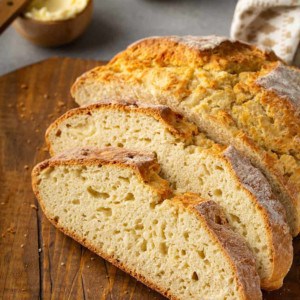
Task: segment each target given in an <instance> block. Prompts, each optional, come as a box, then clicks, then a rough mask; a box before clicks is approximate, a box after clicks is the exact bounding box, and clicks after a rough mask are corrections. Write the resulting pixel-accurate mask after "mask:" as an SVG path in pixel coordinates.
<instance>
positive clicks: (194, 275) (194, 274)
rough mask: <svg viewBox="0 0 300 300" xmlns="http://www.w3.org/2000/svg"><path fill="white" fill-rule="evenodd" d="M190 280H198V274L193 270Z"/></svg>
mask: <svg viewBox="0 0 300 300" xmlns="http://www.w3.org/2000/svg"><path fill="white" fill-rule="evenodd" d="M192 280H193V281H198V280H199V277H198V274H197V273H196V272H195V271H194V272H193V275H192Z"/></svg>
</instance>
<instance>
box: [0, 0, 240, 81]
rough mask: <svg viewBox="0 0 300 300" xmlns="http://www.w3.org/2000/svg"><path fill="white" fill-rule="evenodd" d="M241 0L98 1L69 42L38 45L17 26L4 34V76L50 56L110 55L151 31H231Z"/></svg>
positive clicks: (0, 45) (0, 63)
mask: <svg viewBox="0 0 300 300" xmlns="http://www.w3.org/2000/svg"><path fill="white" fill-rule="evenodd" d="M236 2H237V0H94V15H93V20H92V22H91V25H90V27H89V28H88V30H87V31H86V32H85V34H84V35H83V36H82V37H81V38H80V39H78V40H77V41H75V42H73V43H72V44H70V45H67V46H63V47H60V48H56V49H47V48H40V47H37V46H34V45H32V44H31V43H30V42H28V41H26V40H24V39H23V38H21V37H20V36H19V35H18V34H17V33H16V32H15V31H14V29H13V28H11V27H10V28H8V29H7V30H6V31H5V32H4V33H3V34H2V35H1V36H0V75H1V74H5V73H7V72H10V71H13V70H14V69H17V68H20V67H22V66H25V65H28V64H31V63H34V62H36V61H40V60H42V59H45V58H48V57H51V56H71V57H81V58H92V59H98V60H108V59H110V58H111V57H112V56H113V55H114V54H116V53H117V52H119V51H120V50H122V49H123V48H125V47H126V46H127V45H128V44H129V43H131V42H133V41H135V40H137V39H140V38H142V37H146V36H151V35H170V34H178V35H185V34H192V35H209V34H217V35H229V30H230V24H231V19H232V16H233V12H234V8H235V5H236Z"/></svg>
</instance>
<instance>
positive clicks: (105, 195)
mask: <svg viewBox="0 0 300 300" xmlns="http://www.w3.org/2000/svg"><path fill="white" fill-rule="evenodd" d="M87 191H88V193H89V194H90V195H91V196H93V197H95V198H102V199H107V198H109V194H108V193H101V192H98V191H96V190H95V189H93V188H92V187H91V186H89V187H88V188H87Z"/></svg>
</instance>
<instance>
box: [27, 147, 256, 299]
mask: <svg viewBox="0 0 300 300" xmlns="http://www.w3.org/2000/svg"><path fill="white" fill-rule="evenodd" d="M158 169H159V167H158V165H157V162H156V161H155V160H154V157H153V155H152V154H147V153H143V152H135V151H126V150H122V149H112V148H110V149H104V150H96V149H88V148H85V149H80V150H73V151H72V152H69V153H64V154H62V155H60V156H57V157H54V158H52V159H50V160H47V161H45V162H43V163H41V164H39V165H38V166H36V167H35V168H34V170H33V173H32V181H33V190H34V192H35V194H36V196H37V198H38V200H39V202H40V205H41V207H42V209H43V211H44V213H45V214H46V216H47V218H48V219H49V220H50V221H51V222H52V223H53V224H54V225H55V226H56V227H57V228H59V229H60V230H62V231H63V232H64V233H66V234H67V235H69V236H71V237H72V238H74V239H75V240H77V241H78V242H80V243H81V244H83V245H84V246H86V247H88V248H89V249H90V250H92V251H94V252H96V253H97V254H99V255H100V256H102V257H103V258H105V259H107V260H108V261H110V262H111V263H113V264H114V265H116V266H118V267H119V268H121V269H122V270H124V271H126V272H128V273H129V274H131V275H132V276H134V277H136V278H137V279H138V280H140V281H142V282H143V283H145V284H147V285H148V286H149V287H151V288H153V289H155V290H157V291H158V292H160V293H162V294H163V295H165V296H167V297H169V298H170V299H182V300H186V299H207V300H211V299H216V300H218V299H220V300H223V299H234V300H236V299H249V300H253V299H261V291H260V288H259V277H258V275H257V273H256V270H255V260H254V257H253V255H252V253H251V252H250V250H249V249H248V248H247V246H246V244H245V243H244V242H243V240H242V239H241V238H240V237H239V235H237V234H235V233H234V232H233V231H232V230H231V229H230V227H229V226H228V224H227V221H226V218H225V217H224V215H223V213H222V212H221V209H220V207H219V206H218V205H217V204H216V203H214V202H213V201H209V200H208V201H206V200H202V199H201V198H199V197H198V196H196V195H193V194H186V195H180V196H177V197H175V198H173V199H166V197H167V195H169V194H170V189H169V188H168V184H167V182H166V181H164V180H163V179H161V178H160V177H159V176H158V174H157V170H158Z"/></svg>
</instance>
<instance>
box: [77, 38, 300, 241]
mask: <svg viewBox="0 0 300 300" xmlns="http://www.w3.org/2000/svg"><path fill="white" fill-rule="evenodd" d="M72 95H73V96H74V97H75V99H76V101H77V103H79V104H80V105H82V104H89V103H92V102H94V101H95V100H96V101H98V100H106V99H117V98H121V99H126V100H135V99H138V100H139V101H143V102H148V103H157V104H166V105H168V106H170V107H171V108H172V109H173V110H175V111H176V112H179V113H181V114H183V115H185V116H187V117H188V118H190V120H192V121H194V122H195V123H196V124H197V126H198V127H199V128H201V129H202V130H204V131H206V132H207V133H208V134H209V136H210V137H211V138H213V139H214V140H215V141H217V142H219V143H224V144H227V145H228V144H232V145H233V146H235V148H236V149H238V150H239V151H240V152H241V153H243V154H244V155H246V156H248V157H249V158H250V159H251V162H252V164H254V165H255V166H256V167H258V168H260V169H261V170H262V171H263V173H264V174H265V176H266V177H267V178H268V180H269V182H270V183H271V185H272V188H273V191H274V193H275V195H276V197H277V198H278V199H280V201H281V202H283V203H284V204H286V207H290V209H289V210H288V214H287V218H288V222H289V224H290V226H291V229H292V234H293V235H294V236H296V235H297V234H298V233H299V230H300V114H299V109H300V98H299V95H300V71H299V69H296V68H291V67H288V66H285V65H284V64H283V63H281V62H280V61H278V59H277V58H276V56H275V55H274V54H272V53H266V52H264V51H262V50H260V49H258V48H256V47H255V46H251V45H246V44H243V43H240V42H237V41H230V40H226V39H225V38H220V37H191V36H186V37H176V36H170V37H153V38H148V39H144V40H141V41H138V42H136V43H134V44H133V45H130V46H129V47H128V48H127V49H126V50H125V51H123V52H122V53H120V54H118V55H117V56H116V57H115V58H114V59H112V60H111V62H110V63H108V64H107V65H106V66H101V67H98V68H95V69H93V70H91V71H90V72H88V73H86V74H84V75H83V76H82V77H80V78H79V79H78V80H77V81H76V83H75V84H74V86H73V88H72Z"/></svg>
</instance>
